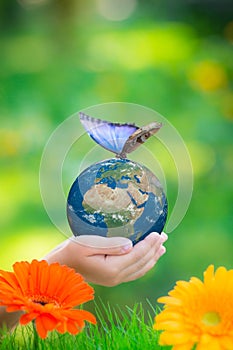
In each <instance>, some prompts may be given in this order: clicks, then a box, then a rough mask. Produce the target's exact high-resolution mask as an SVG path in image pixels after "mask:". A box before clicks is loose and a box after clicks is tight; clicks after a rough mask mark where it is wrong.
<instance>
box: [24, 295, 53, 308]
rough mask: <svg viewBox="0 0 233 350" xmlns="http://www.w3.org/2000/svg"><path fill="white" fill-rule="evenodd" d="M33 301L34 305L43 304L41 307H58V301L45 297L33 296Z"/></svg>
mask: <svg viewBox="0 0 233 350" xmlns="http://www.w3.org/2000/svg"><path fill="white" fill-rule="evenodd" d="M31 301H33V303H37V304H41V305H46V304H53V305H56V306H57V305H58V303H57V301H56V300H54V299H52V298H49V297H47V296H45V295H33V297H32V298H31Z"/></svg>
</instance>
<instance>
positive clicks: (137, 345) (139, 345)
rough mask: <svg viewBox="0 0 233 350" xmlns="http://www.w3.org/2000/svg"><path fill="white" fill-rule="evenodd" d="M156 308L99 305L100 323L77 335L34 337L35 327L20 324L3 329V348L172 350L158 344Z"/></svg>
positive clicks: (0, 346) (97, 308)
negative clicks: (146, 311) (154, 322)
mask: <svg viewBox="0 0 233 350" xmlns="http://www.w3.org/2000/svg"><path fill="white" fill-rule="evenodd" d="M155 314H156V310H154V308H153V307H152V306H151V312H148V313H146V314H145V312H144V310H143V307H142V305H141V304H137V305H135V306H134V308H133V309H130V308H128V307H125V309H124V310H122V309H121V308H119V307H115V308H113V307H110V306H109V305H104V304H103V303H102V302H101V303H100V305H97V304H96V306H95V315H96V317H97V325H96V326H93V325H89V324H88V325H86V327H85V328H84V330H83V332H82V333H80V334H78V335H77V336H72V335H70V334H68V333H66V334H59V333H57V332H51V333H50V334H49V336H48V338H46V339H45V340H42V339H40V338H38V337H35V336H34V331H33V327H32V326H24V327H17V328H16V329H15V330H14V331H13V332H12V333H7V332H6V331H3V334H2V337H1V341H0V349H1V350H19V349H20V350H21V349H23V350H47V349H56V350H57V349H58V350H59V349H62V350H71V349H72V350H76V349H77V350H94V349H96V350H109V349H114V350H118V349H121V350H124V349H130V350H134V349H138V350H139V349H140V350H142V349H143V350H147V349H148V350H149V349H150V350H158V349H161V350H162V349H164V350H168V349H171V348H170V347H161V346H159V345H158V336H159V333H158V332H156V331H154V330H153V327H152V326H153V321H154V316H155Z"/></svg>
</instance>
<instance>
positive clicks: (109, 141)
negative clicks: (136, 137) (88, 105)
mask: <svg viewBox="0 0 233 350" xmlns="http://www.w3.org/2000/svg"><path fill="white" fill-rule="evenodd" d="M79 116H80V121H81V123H82V125H83V127H84V128H85V129H86V131H87V133H88V134H89V136H90V137H91V138H92V139H93V140H94V141H95V142H96V143H98V144H99V145H100V146H102V147H104V148H106V149H107V150H109V151H111V152H113V153H115V154H118V155H120V156H121V154H122V151H123V149H124V146H125V144H126V142H127V140H128V139H129V138H130V136H131V135H133V134H134V133H135V132H136V131H137V130H138V129H139V128H138V127H137V126H136V125H134V124H120V123H111V122H108V121H104V120H100V119H96V118H92V117H90V116H88V115H86V114H84V113H79Z"/></svg>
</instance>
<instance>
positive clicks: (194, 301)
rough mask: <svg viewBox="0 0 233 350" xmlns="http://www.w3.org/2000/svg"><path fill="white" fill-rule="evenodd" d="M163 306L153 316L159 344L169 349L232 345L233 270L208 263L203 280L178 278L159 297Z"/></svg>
mask: <svg viewBox="0 0 233 350" xmlns="http://www.w3.org/2000/svg"><path fill="white" fill-rule="evenodd" d="M158 301H159V302H161V303H163V304H165V308H164V310H163V311H162V312H161V313H160V314H159V315H157V316H156V317H155V324H154V329H157V330H163V331H164V332H163V333H162V334H161V335H160V344H161V345H173V350H191V349H193V347H194V346H195V345H196V348H195V349H196V350H231V349H233V270H229V271H227V270H226V269H225V268H224V267H219V268H218V269H217V270H216V272H215V273H214V266H213V265H210V266H209V267H208V268H207V270H206V271H205V272H204V282H202V281H201V280H199V279H198V278H196V277H192V278H191V279H190V281H189V282H185V281H178V282H177V283H176V286H175V288H174V289H173V290H172V291H170V292H169V296H166V297H161V298H159V299H158Z"/></svg>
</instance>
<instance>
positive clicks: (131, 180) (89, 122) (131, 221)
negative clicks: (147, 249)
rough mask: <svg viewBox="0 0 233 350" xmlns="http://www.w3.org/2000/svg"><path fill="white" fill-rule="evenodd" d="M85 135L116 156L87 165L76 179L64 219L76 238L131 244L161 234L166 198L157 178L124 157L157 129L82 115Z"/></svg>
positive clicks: (155, 126)
mask: <svg viewBox="0 0 233 350" xmlns="http://www.w3.org/2000/svg"><path fill="white" fill-rule="evenodd" d="M80 120H81V122H82V124H83V126H84V127H85V129H86V130H87V132H88V134H89V135H90V136H91V137H92V138H93V139H94V140H95V141H96V142H97V143H98V144H100V145H101V146H103V147H104V148H106V149H108V150H110V151H112V152H114V153H115V154H116V157H114V158H110V159H106V160H103V161H100V162H98V163H95V164H92V165H90V166H89V167H88V168H87V169H85V170H84V171H83V172H82V173H81V174H80V175H79V176H78V177H77V178H76V180H75V181H74V183H73V184H72V186H71V189H70V191H69V194H68V199H67V218H68V222H69V225H70V228H71V230H72V232H73V234H74V235H75V236H79V235H99V236H103V237H117V236H118V237H119V236H121V237H126V238H129V239H130V240H131V241H132V242H133V244H136V243H137V242H139V241H141V240H142V239H144V238H145V237H146V236H147V235H148V234H149V233H151V232H153V231H156V232H158V233H161V232H162V230H163V228H164V225H165V223H166V219H167V210H168V205H167V199H166V195H165V193H164V191H163V188H162V185H161V183H160V182H159V180H158V178H157V177H156V176H155V175H154V174H153V173H152V172H151V171H150V170H149V169H148V168H147V167H145V166H144V165H142V164H139V163H137V162H135V161H132V160H130V159H128V158H127V157H126V155H127V153H130V152H132V151H133V150H134V149H136V148H137V147H139V146H140V144H142V143H144V142H145V141H146V139H147V138H148V137H150V136H151V135H153V134H154V133H155V132H157V131H158V130H159V128H160V127H161V124H160V123H157V122H155V123H151V124H149V125H147V126H145V127H142V128H139V127H137V126H135V125H134V124H119V123H111V122H106V121H102V120H100V119H95V118H92V117H89V116H87V115H85V114H83V113H80Z"/></svg>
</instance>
